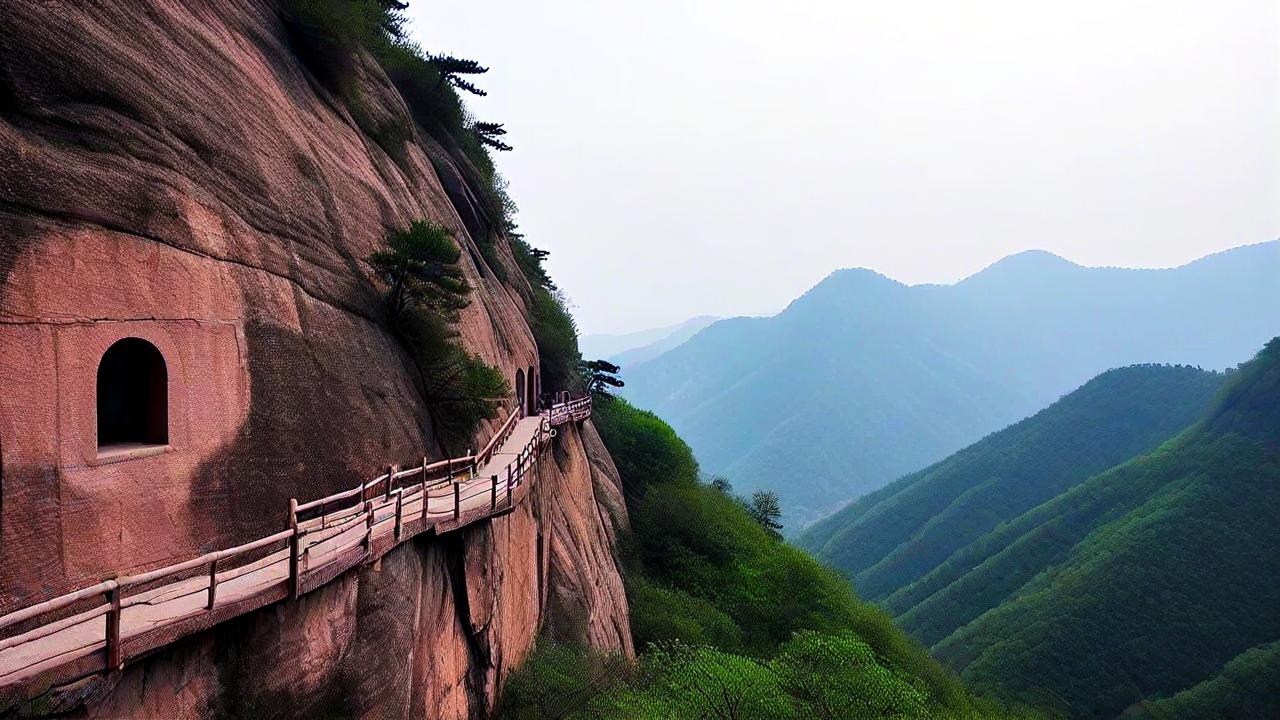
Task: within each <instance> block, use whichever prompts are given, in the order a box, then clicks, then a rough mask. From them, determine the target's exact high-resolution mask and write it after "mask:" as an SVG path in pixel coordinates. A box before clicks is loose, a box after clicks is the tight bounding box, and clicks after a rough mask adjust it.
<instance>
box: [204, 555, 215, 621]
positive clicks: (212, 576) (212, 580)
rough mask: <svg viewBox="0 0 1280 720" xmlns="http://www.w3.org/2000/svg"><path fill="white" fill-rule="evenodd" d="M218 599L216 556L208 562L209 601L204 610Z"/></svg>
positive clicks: (209, 607) (211, 606) (209, 608)
mask: <svg viewBox="0 0 1280 720" xmlns="http://www.w3.org/2000/svg"><path fill="white" fill-rule="evenodd" d="M217 599H218V558H214V559H213V560H211V561H210V562H209V603H208V605H207V606H206V607H205V609H206V610H212V609H213V604H214V603H215V602H217Z"/></svg>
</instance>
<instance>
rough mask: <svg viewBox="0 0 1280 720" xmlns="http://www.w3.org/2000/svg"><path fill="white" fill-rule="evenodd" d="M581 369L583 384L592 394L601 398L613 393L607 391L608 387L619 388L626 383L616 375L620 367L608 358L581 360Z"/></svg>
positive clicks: (610, 395) (611, 395)
mask: <svg viewBox="0 0 1280 720" xmlns="http://www.w3.org/2000/svg"><path fill="white" fill-rule="evenodd" d="M581 370H582V381H583V384H585V385H586V386H587V389H588V390H590V391H591V394H592V395H596V396H598V397H603V398H609V397H613V394H612V393H610V392H609V388H611V387H615V388H620V387H623V386H625V385H626V383H624V382H622V380H621V379H620V378H618V377H617V375H618V372H619V371H621V370H622V368H620V367H618V366H617V365H614V364H613V363H611V362H609V361H608V360H591V361H587V362H583V363H582V368H581Z"/></svg>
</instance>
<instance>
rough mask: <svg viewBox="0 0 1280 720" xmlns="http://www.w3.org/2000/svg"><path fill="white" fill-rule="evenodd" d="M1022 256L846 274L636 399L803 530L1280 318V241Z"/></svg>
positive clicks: (633, 374) (645, 375)
mask: <svg viewBox="0 0 1280 720" xmlns="http://www.w3.org/2000/svg"><path fill="white" fill-rule="evenodd" d="M1013 257H1014V258H1015V259H1016V260H1014V261H1012V264H1010V263H1006V264H1004V265H1001V264H1000V263H995V264H993V266H989V268H987V269H986V270H984V271H980V272H979V273H978V274H976V275H975V276H970V278H968V279H966V280H965V281H961V282H960V283H957V284H954V285H915V286H911V285H904V284H902V283H899V282H897V281H895V280H892V279H890V278H887V277H885V276H883V275H880V274H879V273H875V272H874V271H869V270H865V269H861V270H859V269H852V270H842V271H837V272H834V273H832V274H831V275H829V276H828V277H827V278H825V279H824V280H823V281H822V282H820V283H818V284H817V285H815V286H814V287H813V288H811V289H810V290H809V291H808V292H806V293H805V294H804V295H802V296H801V297H799V298H797V299H796V300H795V301H793V302H792V303H791V304H789V305H788V306H787V308H786V309H784V310H783V311H782V312H781V313H779V314H777V315H775V316H772V317H768V318H755V319H753V321H752V322H750V323H743V322H740V321H738V320H736V319H731V320H724V321H720V322H718V323H715V324H713V325H711V326H710V327H708V328H707V329H706V330H705V331H703V332H700V333H698V334H697V335H696V336H695V337H693V338H691V339H690V340H689V341H687V342H685V343H683V344H682V345H680V346H678V347H676V348H674V349H672V350H670V351H668V352H666V353H664V354H663V355H661V356H659V357H657V358H654V359H652V360H650V361H648V362H645V363H643V364H642V365H640V366H638V367H634V368H630V369H629V370H627V371H625V372H624V378H625V379H626V381H627V384H628V387H627V388H626V389H624V391H623V394H624V395H625V396H626V397H628V399H631V400H632V401H633V402H636V403H638V404H640V405H642V406H646V407H651V408H653V409H654V410H655V412H657V413H658V414H659V415H661V416H662V417H664V419H666V420H667V421H668V422H671V423H672V425H673V426H674V427H675V428H676V429H677V431H678V432H680V433H681V435H682V437H685V438H686V439H687V440H688V441H689V443H690V444H691V445H692V447H693V448H694V451H695V453H697V454H698V456H699V459H700V461H701V462H702V463H703V464H704V466H706V468H707V470H708V471H709V472H713V473H721V474H727V475H730V476H732V477H733V478H734V480H735V482H737V483H738V484H739V485H740V486H742V487H745V488H750V489H757V488H765V489H770V490H774V491H776V492H778V493H779V494H780V495H781V497H782V500H783V507H784V510H785V511H786V512H787V516H786V522H787V524H788V527H789V529H790V530H792V531H794V530H796V529H798V528H799V527H801V526H803V525H807V524H808V523H810V522H812V521H814V520H817V519H818V518H820V517H822V516H825V515H826V514H829V513H830V512H832V511H833V510H834V509H835V508H836V507H837V506H838V505H839V504H840V503H842V502H844V501H847V500H848V499H849V498H851V497H854V496H857V495H860V494H863V493H865V492H868V491H870V490H873V489H875V488H877V487H880V486H882V485H884V484H885V483H887V482H888V481H890V480H892V479H894V478H897V477H901V476H902V475H904V474H906V473H908V472H912V471H915V470H918V469H919V468H921V467H924V466H926V465H928V464H930V463H932V462H936V461H937V460H940V459H941V458H943V457H945V456H946V455H948V454H950V453H952V452H954V451H956V450H958V449H960V448H962V447H965V446H966V445H968V444H970V443H972V442H974V441H976V440H978V439H980V438H981V437H982V436H984V435H985V434H987V433H989V432H991V431H994V430H996V429H998V428H1000V427H1004V426H1006V425H1009V424H1011V423H1013V422H1015V421H1017V420H1018V419H1021V418H1023V417H1027V416H1029V415H1031V414H1032V413H1034V412H1036V411H1038V410H1039V409H1040V408H1043V407H1045V406H1046V405H1048V404H1049V403H1051V402H1053V401H1054V400H1056V399H1057V398H1059V397H1060V396H1062V395H1063V394H1065V393H1067V392H1069V391H1070V390H1071V389H1073V388H1075V387H1078V386H1079V385H1081V384H1082V383H1084V382H1085V381H1086V380H1088V379H1089V378H1090V377H1093V376H1094V375H1096V374H1098V373H1100V372H1102V371H1104V370H1106V369H1108V368H1112V367H1118V366H1124V365H1129V364H1135V363H1144V362H1157V363H1172V364H1188V365H1198V366H1203V367H1208V368H1225V367H1230V366H1232V365H1234V364H1236V363H1238V362H1239V361H1240V360H1241V359H1243V358H1245V357H1247V356H1248V355H1249V354H1251V353H1252V351H1253V349H1255V348H1257V347H1259V346H1260V345H1261V344H1262V342H1264V341H1265V340H1266V339H1267V338H1268V337H1270V333H1271V332H1273V331H1274V327H1273V326H1272V324H1271V323H1270V319H1269V318H1268V317H1267V315H1266V313H1264V312H1263V309H1264V308H1267V307H1273V306H1275V305H1280V283H1276V282H1274V278H1275V277H1280V241H1270V242H1267V243H1259V244H1256V245H1249V246H1242V247H1240V248H1236V249H1233V250H1229V251H1224V252H1222V253H1216V254H1214V255H1210V256H1206V257H1204V258H1201V259H1199V260H1197V261H1193V262H1191V263H1187V264H1185V265H1182V266H1179V267H1178V268H1170V269H1157V270H1113V269H1106V268H1087V267H1083V266H1078V265H1075V264H1073V263H1070V262H1069V261H1065V260H1061V259H1057V258H1056V256H1052V255H1051V254H1049V253H1042V252H1040V253H1024V254H1023V256H1022V257H1021V258H1020V259H1017V258H1019V257H1020V256H1013ZM1028 261H1029V262H1028ZM1046 261H1047V262H1046ZM1046 264H1047V265H1048V266H1049V267H1051V268H1056V270H1054V271H1051V272H1048V273H1045V272H1030V271H1025V270H1021V269H1019V268H1018V267H1016V266H1025V265H1034V266H1039V265H1046ZM993 267H994V268H996V271H997V272H996V275H992V274H991V272H993V271H992V268H993ZM1059 270H1060V271H1061V272H1058V271H1059ZM984 273H986V274H985V275H984ZM974 278H979V280H980V281H979V280H975V279H974ZM995 280H999V282H996V281H995ZM784 387H785V388H787V390H785V391H783V390H782V388H784ZM726 418H733V419H734V422H733V423H726V422H725V419H726Z"/></svg>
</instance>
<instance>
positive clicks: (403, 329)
mask: <svg viewBox="0 0 1280 720" xmlns="http://www.w3.org/2000/svg"><path fill="white" fill-rule="evenodd" d="M387 246H388V247H387V249H386V250H380V251H378V252H375V253H373V254H372V255H370V256H369V264H370V265H371V266H372V267H373V270H374V272H375V273H376V274H377V275H378V277H380V278H381V279H382V280H383V282H385V283H386V284H387V286H388V290H387V308H388V314H389V316H390V321H391V326H392V329H393V330H394V332H395V334H396V336H397V337H398V338H399V339H400V341H401V343H403V345H404V347H405V349H406V350H408V351H409V355H410V356H411V357H412V358H413V362H414V365H416V366H417V368H418V374H419V378H420V383H421V384H420V389H421V391H422V396H423V400H425V401H426V405H427V407H428V409H429V410H430V411H431V417H432V419H433V420H434V421H435V422H434V423H433V428H434V431H435V433H436V436H437V439H438V440H439V441H440V444H441V446H442V447H444V448H445V449H446V450H449V449H450V447H451V446H453V445H454V444H461V443H465V442H468V441H469V440H470V439H471V437H472V436H473V435H474V433H475V430H476V428H477V427H478V426H479V424H480V422H481V421H482V420H485V419H487V418H491V417H493V416H494V415H495V414H496V412H497V409H498V406H499V405H500V403H501V402H502V400H503V399H504V398H506V397H508V396H509V395H510V394H511V389H510V386H509V385H508V383H507V380H506V377H504V376H503V374H502V373H501V372H500V371H499V370H498V369H497V368H494V367H492V366H491V365H489V364H487V363H485V362H484V360H482V359H481V358H480V357H478V356H476V355H472V354H471V353H469V352H467V351H466V349H465V348H463V347H462V346H461V345H460V344H458V342H457V337H458V333H457V331H456V330H455V329H454V328H453V323H456V322H457V321H458V314H459V311H461V310H462V308H464V307H466V306H467V305H468V304H469V303H470V300H469V299H468V295H469V294H470V292H471V286H470V285H469V284H468V283H467V280H466V276H465V275H464V274H463V271H462V267H461V266H460V265H459V264H458V261H459V260H460V259H461V257H462V249H461V248H460V247H459V246H458V244H457V243H456V242H455V241H454V239H453V235H452V234H450V232H449V230H448V229H447V228H445V227H443V226H441V225H439V224H436V223H434V222H432V221H430V220H417V221H414V222H412V223H410V225H409V227H408V229H406V230H404V231H401V232H395V233H392V234H391V235H389V236H387Z"/></svg>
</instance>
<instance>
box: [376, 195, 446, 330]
mask: <svg viewBox="0 0 1280 720" xmlns="http://www.w3.org/2000/svg"><path fill="white" fill-rule="evenodd" d="M387 245H388V246H389V249H387V250H380V251H378V252H375V253H374V254H372V255H370V256H369V264H370V265H372V266H373V270H374V272H376V273H377V274H378V276H379V277H381V278H382V279H383V281H385V282H386V283H387V284H388V285H389V286H390V287H391V289H390V292H389V293H388V295H387V305H388V309H389V311H390V313H391V319H392V322H393V323H397V324H398V323H399V322H400V321H401V320H402V319H403V318H404V315H405V312H406V311H407V310H408V309H409V308H410V307H413V306H417V307H420V308H422V309H424V310H428V311H430V312H433V313H436V314H438V315H439V316H440V317H441V318H442V319H444V320H445V321H447V322H456V321H457V319H458V312H459V311H460V310H462V308H464V307H466V306H467V305H469V304H470V300H469V299H468V298H467V296H468V295H469V294H470V292H471V286H470V285H468V284H467V279H466V276H464V275H463V273H462V268H461V267H460V266H459V265H458V260H459V259H460V258H461V256H462V249H461V248H460V247H458V244H457V243H456V242H454V240H453V235H452V234H451V233H450V232H449V230H448V229H447V228H445V227H443V226H442V225H438V224H436V223H434V222H431V221H430V220H415V221H413V222H412V223H410V225H409V228H408V229H407V230H404V231H402V232H397V233H392V234H391V235H390V236H388V237H387Z"/></svg>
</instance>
